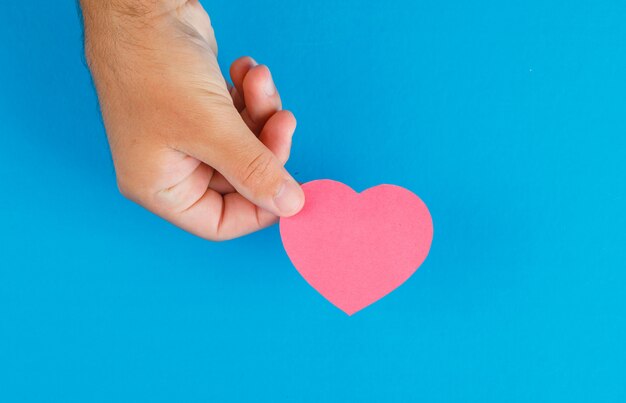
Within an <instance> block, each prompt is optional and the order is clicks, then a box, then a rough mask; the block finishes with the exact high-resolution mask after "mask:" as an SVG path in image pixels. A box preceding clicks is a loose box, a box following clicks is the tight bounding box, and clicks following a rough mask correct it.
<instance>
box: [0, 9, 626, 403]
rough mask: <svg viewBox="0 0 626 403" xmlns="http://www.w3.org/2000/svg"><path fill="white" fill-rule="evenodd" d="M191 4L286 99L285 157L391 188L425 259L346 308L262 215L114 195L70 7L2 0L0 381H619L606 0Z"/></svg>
mask: <svg viewBox="0 0 626 403" xmlns="http://www.w3.org/2000/svg"><path fill="white" fill-rule="evenodd" d="M209 3H212V4H209ZM205 6H206V7H207V8H208V10H209V13H210V14H211V16H212V18H213V20H214V26H215V29H216V32H217V35H218V41H219V43H220V63H221V65H222V67H223V68H224V69H225V68H227V66H228V65H229V64H230V62H232V61H233V60H234V59H235V58H236V57H238V56H240V55H244V54H250V55H252V56H254V57H255V58H256V59H257V60H259V61H260V62H262V63H265V64H268V65H269V66H270V68H271V69H272V71H273V74H274V77H275V79H276V81H277V84H278V86H279V88H280V90H281V92H282V95H283V100H284V103H285V106H286V107H288V108H290V109H292V110H293V111H294V112H295V114H296V116H297V118H298V121H299V129H298V131H297V133H296V138H295V144H294V149H293V152H292V159H291V161H290V162H289V168H290V169H291V171H292V172H294V173H295V175H296V177H297V178H298V179H299V180H302V181H307V180H312V179H317V178H333V179H337V180H340V181H343V182H345V183H348V184H350V185H351V186H353V187H354V188H355V189H357V190H363V189H366V188H368V187H371V186H374V185H376V184H379V183H395V184H399V185H402V186H405V187H408V188H410V189H411V190H413V191H414V192H416V193H417V194H419V195H420V196H421V197H422V199H423V200H424V201H425V202H426V203H427V204H428V205H429V207H430V209H431V212H432V215H433V218H434V223H435V239H434V243H433V247H432V250H431V253H430V256H429V258H428V259H427V261H426V262H425V264H424V265H423V266H422V267H421V269H420V270H419V271H418V272H417V273H416V274H415V275H414V276H413V277H412V278H411V279H410V280H409V281H408V282H407V283H405V284H404V285H403V286H402V287H400V288H399V289H398V290H396V292H394V293H393V294H391V295H390V296H388V297H387V298H385V299H384V300H382V301H380V302H378V303H377V304H375V305H373V306H371V307H369V308H367V309H366V310H364V311H362V312H360V313H358V314H357V315H355V316H354V317H348V316H346V315H345V314H343V313H342V312H340V311H339V310H337V309H336V308H334V307H333V306H332V305H330V304H329V303H328V302H327V301H325V300H324V299H323V298H322V297H321V296H319V295H318V294H317V293H316V292H315V291H314V290H313V289H311V288H310V287H309V286H308V285H307V283H306V282H305V281H304V280H303V279H302V278H301V277H300V276H299V275H298V273H297V272H296V271H295V269H294V268H293V267H292V266H291V264H290V262H289V260H288V258H287V256H286V254H285V252H284V251H283V249H282V247H281V242H280V237H279V234H278V230H277V228H276V227H273V228H271V229H268V230H265V231H263V232H260V233H257V234H254V235H251V236H248V237H245V238H243V239H239V240H236V241H232V242H228V243H219V244H216V243H209V242H206V241H203V240H201V239H198V238H195V237H193V236H191V235H188V234H186V233H184V232H182V231H181V230H178V229H177V228H175V227H173V226H171V225H170V224H168V223H166V222H164V221H161V220H160V219H158V218H157V217H155V216H153V215H152V214H150V213H148V212H146V211H144V210H143V209H142V208H141V207H139V206H137V205H134V204H133V203H131V202H129V201H127V200H125V199H124V198H123V197H122V196H120V195H119V194H118V192H117V189H116V185H115V178H114V171H113V167H112V164H111V159H110V155H109V151H108V146H107V142H106V138H105V134H104V131H103V128H102V125H101V122H100V117H99V113H98V107H97V102H96V98H95V95H94V92H93V90H92V87H91V83H90V78H89V75H88V72H87V70H86V69H85V67H84V64H83V60H82V56H81V28H80V24H79V18H78V15H77V11H76V7H75V5H74V4H73V2H72V1H43V0H39V1H37V0H36V1H30V2H17V1H11V2H6V4H3V6H2V12H1V13H0V38H2V39H1V40H0V41H1V43H2V44H1V46H0V73H1V74H0V93H1V96H0V136H1V143H0V144H1V148H0V158H1V169H0V183H1V184H2V196H1V197H0V222H1V233H0V401H2V402H27V401H38V402H114V401H118V402H122V401H123V402H173V401H180V402H200V401H203V402H207V401H213V402H230V401H233V402H234V401H242V402H262V401H268V402H278V401H302V402H324V401H340V402H383V401H385V402H406V401H423V402H461V401H462V402H528V401H533V402H557V401H564V402H623V401H626V386H625V382H624V379H625V378H626V347H625V341H624V340H625V339H626V313H625V311H626V292H625V286H626V263H625V261H626V253H625V250H626V247H625V243H626V231H625V227H626V214H625V213H624V208H625V207H626V162H625V160H626V140H625V135H626V117H625V112H626V108H625V105H626V46H625V40H626V24H624V16H625V15H626V2H623V1H620V0H613V1H596V2H592V1H571V0H570V1H565V0H563V1H554V0H553V1H540V0H530V1H524V2H521V1H504V2H503V1H495V0H494V1H471V2H468V1H461V0H455V1H439V0H436V1H435V0H422V1H417V2H416V1H411V0H390V1H384V2H372V1H370V2H363V1H357V0H349V1H345V0H343V1H336V0H318V1H312V2H301V1H293V2H288V1H274V2H272V1H255V2H249V1H244V0H237V1H219V2H218V1H216V2H205Z"/></svg>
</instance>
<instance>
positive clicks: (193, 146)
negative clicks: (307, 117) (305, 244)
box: [182, 108, 304, 217]
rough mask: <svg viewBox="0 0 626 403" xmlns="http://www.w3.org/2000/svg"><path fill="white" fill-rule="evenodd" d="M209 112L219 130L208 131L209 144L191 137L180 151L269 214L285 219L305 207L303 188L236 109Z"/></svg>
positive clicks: (200, 137)
mask: <svg viewBox="0 0 626 403" xmlns="http://www.w3.org/2000/svg"><path fill="white" fill-rule="evenodd" d="M212 113H215V114H216V115H219V116H220V127H212V128H207V130H209V131H211V132H212V133H213V135H212V136H211V137H212V141H211V142H207V141H206V136H202V135H199V136H194V138H192V139H191V140H190V142H189V143H188V144H186V145H184V148H185V149H184V150H182V151H183V152H186V153H188V154H190V155H192V156H194V157H195V158H198V159H199V160H201V161H203V162H205V163H206V164H207V165H209V166H212V167H214V168H215V169H216V170H217V171H219V172H220V173H221V174H222V175H223V176H224V177H225V178H226V180H227V181H228V182H229V183H230V184H232V185H233V187H234V188H235V189H236V190H237V192H239V193H240V194H241V195H243V196H244V197H245V198H246V199H248V200H250V201H251V202H252V203H254V204H255V205H257V206H260V207H262V208H263V209H265V210H267V211H269V212H270V213H272V214H274V215H276V216H281V217H288V216H292V215H294V214H296V213H297V212H298V211H300V209H301V208H302V206H303V204H304V193H303V192H302V189H300V186H299V185H298V183H297V182H296V181H295V180H294V179H293V178H292V177H291V175H289V173H288V172H287V171H286V170H285V168H284V167H283V164H282V162H281V161H280V160H279V159H278V158H277V157H276V156H275V155H274V154H273V153H272V151H271V150H270V149H269V148H268V147H266V146H265V145H264V144H263V143H262V142H261V141H259V139H258V138H257V137H256V136H255V135H254V134H253V133H252V132H251V131H250V129H249V128H248V127H246V125H245V123H244V122H243V121H242V119H241V117H240V116H239V115H238V114H237V113H236V111H235V109H234V108H232V111H231V110H227V109H226V108H224V109H222V110H213V111H212ZM281 119H285V118H281ZM279 123H280V121H279V120H277V123H275V125H276V127H280V126H284V127H287V126H289V125H288V124H285V122H283V123H281V124H279ZM283 154H284V153H283Z"/></svg>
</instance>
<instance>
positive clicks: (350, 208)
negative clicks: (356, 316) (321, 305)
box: [280, 179, 433, 315]
mask: <svg viewBox="0 0 626 403" xmlns="http://www.w3.org/2000/svg"><path fill="white" fill-rule="evenodd" d="M302 189H303V190H304V193H305V196H306V204H305V205H304V208H303V209H302V211H301V212H300V213H298V214H296V215H295V216H293V217H289V218H282V219H281V220H280V235H281V238H282V240H283V245H284V247H285V250H286V251H287V255H288V256H289V259H291V262H292V263H293V265H294V266H295V267H296V269H297V270H298V272H300V274H301V275H302V277H304V279H305V280H306V281H307V282H308V283H309V284H310V285H311V286H312V287H313V288H315V289H316V290H317V291H318V292H319V293H320V294H322V295H323V296H324V297H325V298H326V299H328V300H329V301H330V302H332V303H333V304H334V305H335V306H337V307H338V308H339V309H341V310H342V311H344V312H345V313H347V314H348V315H352V314H353V313H355V312H357V311H360V310H361V309H363V308H365V307H366V306H368V305H370V304H372V303H374V302H376V301H378V300H379V299H381V298H382V297H384V296H385V295H387V294H389V293H390V292H392V291H393V290H395V289H396V288H397V287H399V286H400V285H401V284H402V283H404V282H405V281H406V280H407V279H408V278H409V277H411V275H413V273H415V271H416V270H417V268H418V267H419V266H420V265H421V264H422V263H423V262H424V260H425V259H426V256H427V255H428V251H429V250H430V245H431V243H432V239H433V223H432V218H431V216H430V212H429V211H428V208H427V207H426V205H425V204H424V202H422V200H420V198H419V197H417V196H416V195H415V194H413V193H412V192H410V191H409V190H407V189H404V188H402V187H399V186H395V185H379V186H376V187H373V188H370V189H367V190H366V191H364V192H362V193H357V192H355V191H354V190H352V189H351V188H350V187H349V186H346V185H344V184H343V183H340V182H336V181H332V180H327V179H324V180H316V181H313V182H308V183H306V184H304V185H302Z"/></svg>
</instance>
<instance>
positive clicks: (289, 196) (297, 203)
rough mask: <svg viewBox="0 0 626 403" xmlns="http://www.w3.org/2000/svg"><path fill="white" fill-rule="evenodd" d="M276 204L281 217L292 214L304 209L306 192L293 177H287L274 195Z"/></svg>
mask: <svg viewBox="0 0 626 403" xmlns="http://www.w3.org/2000/svg"><path fill="white" fill-rule="evenodd" d="M274 204H275V205H276V208H278V211H279V212H280V215H281V217H289V216H292V215H294V214H296V213H297V212H299V211H300V210H301V209H302V206H303V205H304V193H303V192H302V189H300V186H298V184H297V183H296V182H294V181H293V180H292V179H286V180H285V181H284V182H283V184H282V185H281V187H280V189H279V190H278V193H276V196H274Z"/></svg>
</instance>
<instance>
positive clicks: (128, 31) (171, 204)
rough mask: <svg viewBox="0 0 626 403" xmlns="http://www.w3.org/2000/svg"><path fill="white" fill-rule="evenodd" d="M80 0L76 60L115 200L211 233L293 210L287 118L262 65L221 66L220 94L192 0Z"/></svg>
mask: <svg viewBox="0 0 626 403" xmlns="http://www.w3.org/2000/svg"><path fill="white" fill-rule="evenodd" d="M81 3H82V8H83V16H84V21H85V50H86V55H87V60H88V62H89V66H90V69H91V71H92V75H93V78H94V82H95V85H96V89H97V92H98V96H99V99H100V104H101V109H102V115H103V119H104V124H105V127H106V130H107V136H108V139H109V144H110V146H111V153H112V155H113V161H114V165H115V170H116V174H117V181H118V185H119V188H120V191H121V192H122V193H123V194H124V195H125V196H127V197H128V198H130V199H132V200H134V201H136V202H137V203H139V204H141V205H142V206H144V207H145V208H147V209H148V210H150V211H152V212H154V213H156V214H158V215H159V216H161V217H163V218H165V219H166V220H168V221H170V222H172V223H174V224H176V225H178V226H179V227H181V228H183V229H185V230H187V231H189V232H191V233H194V234H196V235H198V236H201V237H203V238H206V239H211V240H224V239H230V238H234V237H238V236H242V235H245V234H247V233H250V232H253V231H256V230H258V229H261V228H264V227H266V226H268V225H270V224H272V223H274V222H275V221H276V219H277V216H290V215H293V214H295V213H297V212H298V211H299V210H300V209H301V208H302V206H303V204H304V194H303V192H302V190H301V189H300V186H299V185H298V183H297V182H296V181H295V180H294V179H293V178H292V177H291V176H290V175H289V173H287V171H286V170H285V169H284V168H283V165H284V163H285V162H286V161H287V159H288V157H289V151H290V148H291V136H292V134H293V132H294V130H295V125H296V122H295V119H294V117H293V115H292V114H291V113H290V112H288V111H283V110H281V100H280V96H279V94H278V92H277V90H276V88H275V86H274V84H273V81H272V77H271V74H270V72H269V70H268V69H267V67H265V66H259V65H257V64H256V63H255V62H254V61H253V60H252V59H251V58H241V59H239V60H237V61H236V62H234V63H233V65H232V67H231V71H230V75H231V78H232V81H233V84H234V88H233V89H232V90H229V88H228V86H227V84H226V82H225V80H224V77H223V75H222V73H221V72H220V69H219V66H218V63H217V56H216V55H217V45H216V41H215V37H214V34H213V29H212V27H211V22H210V19H209V16H208V15H207V13H206V12H205V11H204V9H203V8H202V6H201V5H200V3H199V2H198V1H197V0H194V1H182V0H167V1H165V0H159V1H156V2H155V1H147V2H146V1H142V0H135V1H133V0H128V1H126V2H125V1H120V2H103V1H100V0H82V2H81ZM110 3H114V4H116V6H113V5H110ZM118 3H120V4H118ZM124 3H128V4H131V5H132V7H131V6H128V5H126V6H124Z"/></svg>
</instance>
